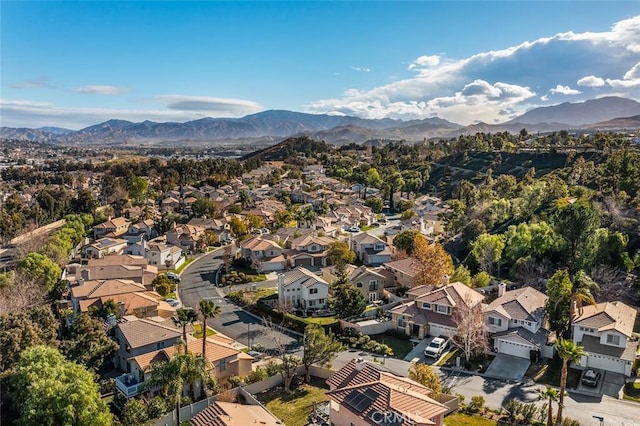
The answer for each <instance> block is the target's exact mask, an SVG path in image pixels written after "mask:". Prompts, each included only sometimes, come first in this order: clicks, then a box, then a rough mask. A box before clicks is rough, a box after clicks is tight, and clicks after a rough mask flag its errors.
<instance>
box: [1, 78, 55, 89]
mask: <svg viewBox="0 0 640 426" xmlns="http://www.w3.org/2000/svg"><path fill="white" fill-rule="evenodd" d="M11 87H12V88H14V89H42V88H50V87H51V86H50V85H49V79H48V78H45V77H40V78H34V79H32V80H27V81H21V82H18V83H13V84H12V85H11Z"/></svg>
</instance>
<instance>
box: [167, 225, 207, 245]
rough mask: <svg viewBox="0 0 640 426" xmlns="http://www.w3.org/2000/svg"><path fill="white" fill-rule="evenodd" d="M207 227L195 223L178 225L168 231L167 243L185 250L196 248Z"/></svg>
mask: <svg viewBox="0 0 640 426" xmlns="http://www.w3.org/2000/svg"><path fill="white" fill-rule="evenodd" d="M204 231H205V229H204V228H201V227H199V226H193V225H178V226H176V227H175V228H173V229H172V230H170V231H169V232H167V233H166V236H167V243H169V244H173V245H174V246H178V247H180V248H182V249H183V250H195V249H196V247H197V246H198V241H200V237H201V236H202V234H204Z"/></svg>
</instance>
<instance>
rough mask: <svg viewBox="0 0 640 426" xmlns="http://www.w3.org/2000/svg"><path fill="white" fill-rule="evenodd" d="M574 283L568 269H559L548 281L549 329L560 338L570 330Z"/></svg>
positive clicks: (547, 309) (547, 306)
mask: <svg viewBox="0 0 640 426" xmlns="http://www.w3.org/2000/svg"><path fill="white" fill-rule="evenodd" d="M572 290H573V283H572V282H571V279H570V278H569V272H568V271H567V270H566V269H559V270H557V271H556V272H555V274H553V276H552V277H551V278H549V280H548V281H547V297H548V299H547V304H546V307H545V310H546V312H547V317H548V320H549V328H550V329H551V330H552V331H555V332H556V333H557V334H558V336H562V335H564V334H565V333H566V332H567V330H568V329H569V322H570V319H571V318H570V315H571V292H572Z"/></svg>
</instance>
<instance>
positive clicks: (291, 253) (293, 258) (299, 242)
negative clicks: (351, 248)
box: [285, 234, 336, 268]
mask: <svg viewBox="0 0 640 426" xmlns="http://www.w3.org/2000/svg"><path fill="white" fill-rule="evenodd" d="M335 241H336V240H334V239H332V238H327V237H318V236H317V235H313V234H311V235H304V236H301V237H298V238H295V239H294V240H292V241H291V250H287V251H286V252H285V254H286V256H287V258H288V260H289V264H290V266H291V267H292V268H296V267H298V266H305V267H316V268H319V267H322V266H327V249H328V248H329V244H331V243H332V242H335Z"/></svg>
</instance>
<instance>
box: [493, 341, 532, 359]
mask: <svg viewBox="0 0 640 426" xmlns="http://www.w3.org/2000/svg"><path fill="white" fill-rule="evenodd" d="M532 349H533V347H531V346H528V345H523V344H521V343H514V342H509V341H506V340H498V352H499V353H501V354H505V355H513V356H517V357H520V358H526V359H529V353H530V351H531V350H532Z"/></svg>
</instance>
